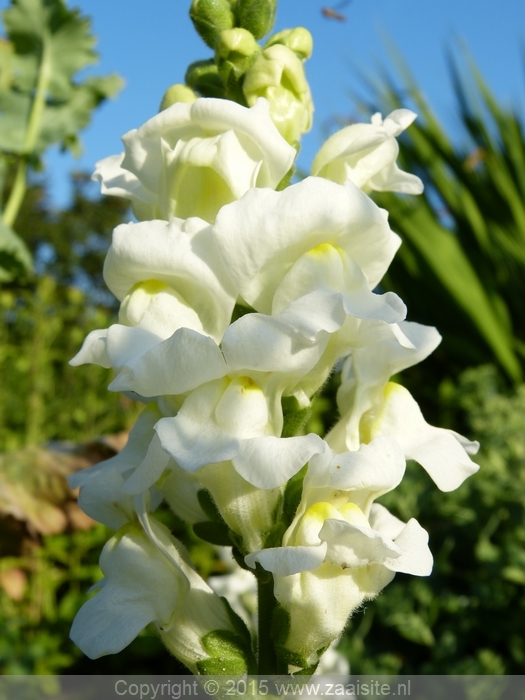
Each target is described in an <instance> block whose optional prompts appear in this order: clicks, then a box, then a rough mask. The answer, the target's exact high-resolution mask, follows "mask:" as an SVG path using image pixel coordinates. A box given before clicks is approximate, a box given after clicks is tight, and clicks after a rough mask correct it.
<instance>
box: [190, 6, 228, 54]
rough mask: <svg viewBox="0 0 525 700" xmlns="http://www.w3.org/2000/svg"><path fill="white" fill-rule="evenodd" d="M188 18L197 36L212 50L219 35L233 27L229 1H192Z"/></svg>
mask: <svg viewBox="0 0 525 700" xmlns="http://www.w3.org/2000/svg"><path fill="white" fill-rule="evenodd" d="M190 17H191V20H192V22H193V24H194V26H195V29H196V30H197V32H198V33H199V35H200V36H201V37H202V39H203V40H204V41H205V42H206V44H208V46H210V47H211V48H212V49H214V48H215V44H216V42H217V39H218V37H219V34H220V33H221V32H222V31H224V29H231V28H232V27H233V26H235V20H234V16H233V12H232V8H231V4H230V2H229V0H193V2H192V3H191V7H190Z"/></svg>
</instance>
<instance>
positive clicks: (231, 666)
mask: <svg viewBox="0 0 525 700" xmlns="http://www.w3.org/2000/svg"><path fill="white" fill-rule="evenodd" d="M243 636H244V635H243ZM201 644H202V646H203V647H204V649H205V651H207V652H208V654H209V655H210V658H209V659H203V660H201V661H198V662H197V670H198V672H199V673H200V674H202V675H214V676H215V675H221V676H223V675H228V676H242V675H244V674H246V673H253V672H254V670H255V659H254V657H253V654H252V652H251V649H250V647H249V646H248V647H247V646H246V642H245V641H244V639H243V637H241V636H239V635H238V634H236V633H235V632H232V631H231V630H214V631H213V632H209V633H208V634H206V635H205V636H204V637H203V638H202V639H201Z"/></svg>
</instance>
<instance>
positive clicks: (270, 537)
mask: <svg viewBox="0 0 525 700" xmlns="http://www.w3.org/2000/svg"><path fill="white" fill-rule="evenodd" d="M285 532H286V525H285V524H284V523H283V522H277V523H275V525H274V526H273V527H271V528H270V529H269V530H268V531H267V532H265V533H264V549H269V548H270V547H281V546H282V543H283V535H284V533H285Z"/></svg>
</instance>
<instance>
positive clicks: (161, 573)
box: [71, 523, 190, 659]
mask: <svg viewBox="0 0 525 700" xmlns="http://www.w3.org/2000/svg"><path fill="white" fill-rule="evenodd" d="M153 527H154V529H155V534H156V535H157V537H158V538H159V540H160V541H161V543H162V545H163V547H164V548H165V552H166V553H167V554H168V555H169V556H166V554H165V552H164V551H161V550H160V549H158V548H157V546H156V545H155V544H154V543H153V542H151V541H150V539H149V538H148V536H147V535H146V533H144V531H143V530H142V527H141V526H140V525H139V524H136V525H127V526H125V527H124V528H122V529H121V530H119V532H118V533H117V534H116V535H115V536H114V537H112V538H111V539H110V540H109V542H107V544H106V545H105V547H104V549H103V550H102V554H101V556H100V568H101V569H102V573H103V574H104V578H103V579H102V581H100V582H99V583H98V584H97V585H96V588H98V589H99V593H97V595H96V596H94V597H93V598H90V599H89V600H88V601H87V602H86V603H84V605H83V606H82V608H81V609H80V611H79V612H78V614H77V616H76V617H75V620H74V622H73V627H72V628H71V639H72V640H73V641H74V642H75V644H76V645H77V646H79V647H80V648H81V649H82V651H83V652H84V653H85V654H86V655H87V656H89V657H90V658H91V659H97V658H98V657H100V656H104V655H106V654H116V653H118V652H119V651H122V649H124V648H125V647H126V646H127V645H128V644H130V642H132V641H133V639H135V637H136V636H137V635H138V633H139V632H140V631H141V630H143V629H144V627H146V626H147V625H148V624H149V623H151V622H155V623H156V625H157V627H158V628H162V629H165V628H168V627H169V626H170V625H171V623H172V622H173V619H174V616H175V614H176V612H177V610H178V609H179V607H180V606H181V605H182V604H183V602H184V600H185V598H186V596H187V594H188V591H189V587H190V584H189V582H188V579H187V576H186V575H185V573H184V572H183V571H182V568H181V566H180V562H181V557H180V554H179V552H178V551H177V548H176V546H175V541H174V539H173V538H172V537H171V535H170V534H169V532H168V531H167V529H166V528H164V527H163V526H161V525H160V523H155V524H154V525H153Z"/></svg>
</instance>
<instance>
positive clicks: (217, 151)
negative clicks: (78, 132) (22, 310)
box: [93, 98, 296, 222]
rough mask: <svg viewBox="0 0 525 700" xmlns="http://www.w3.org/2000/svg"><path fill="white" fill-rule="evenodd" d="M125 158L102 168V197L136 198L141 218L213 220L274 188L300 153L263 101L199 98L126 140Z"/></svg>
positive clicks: (105, 163)
mask: <svg viewBox="0 0 525 700" xmlns="http://www.w3.org/2000/svg"><path fill="white" fill-rule="evenodd" d="M122 140H123V142H124V147H125V149H126V150H125V153H123V154H121V155H120V156H111V157H110V158H106V159H104V160H102V161H100V162H99V163H97V169H96V170H95V174H94V176H93V177H94V179H96V180H99V181H100V183H101V189H102V192H103V193H104V194H111V195H116V196H120V197H126V198H127V199H130V200H131V202H132V206H133V211H134V213H135V216H136V217H137V218H138V219H143V220H145V219H166V220H170V219H171V218H172V217H173V216H177V217H180V218H182V219H186V218H188V217H191V216H198V217H200V218H202V219H204V220H206V221H209V222H211V221H213V220H214V219H215V216H216V214H217V212H218V211H219V209H220V208H221V207H222V206H224V204H227V203H229V202H233V201H235V200H236V199H239V198H240V197H242V195H243V194H244V193H245V192H246V191H247V190H248V189H250V188H251V187H272V188H275V187H276V186H277V185H278V184H279V182H280V181H281V179H282V178H283V177H284V175H285V174H286V173H287V172H288V170H289V169H290V167H291V166H292V163H293V161H294V158H295V154H296V152H295V149H294V148H292V147H291V146H290V145H288V144H287V143H286V141H285V140H284V139H283V138H282V136H281V135H280V134H279V132H278V131H277V129H276V127H275V126H274V124H273V122H272V120H271V119H270V115H269V105H268V102H267V101H266V100H264V99H260V100H258V101H257V103H256V104H255V105H254V106H253V107H252V108H251V109H248V108H246V107H242V106H241V105H238V104H236V103H234V102H231V101H228V100H219V99H209V98H201V99H198V100H196V101H195V102H193V103H192V104H185V103H177V104H174V105H172V106H171V107H169V108H168V109H165V110H163V111H162V112H160V113H159V114H157V115H156V116H155V117H153V118H152V119H150V120H149V121H147V122H146V123H145V124H144V125H143V126H141V127H140V128H139V129H134V130H132V131H129V132H128V133H127V134H125V135H124V136H123V138H122Z"/></svg>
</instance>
